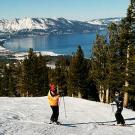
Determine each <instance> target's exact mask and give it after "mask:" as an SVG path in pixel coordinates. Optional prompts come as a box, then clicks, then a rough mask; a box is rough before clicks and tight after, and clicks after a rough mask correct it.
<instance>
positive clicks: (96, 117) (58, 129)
mask: <svg viewBox="0 0 135 135" xmlns="http://www.w3.org/2000/svg"><path fill="white" fill-rule="evenodd" d="M63 101H65V105H66V114H67V117H65V111H64V102H63ZM50 116H51V109H50V107H49V105H48V102H47V97H30V98H28V97H21V98H8V97H1V98H0V135H123V134H124V135H134V134H135V112H133V111H131V110H127V109H124V110H123V116H124V118H125V120H126V123H127V124H128V126H127V127H122V126H109V125H110V124H113V123H116V122H115V118H114V113H113V112H112V109H111V106H110V105H108V104H103V103H98V102H93V101H88V100H83V99H79V98H71V97H64V100H63V98H61V100H60V115H59V121H60V122H61V123H63V125H54V124H48V123H49V119H50ZM99 123H104V124H105V125H100V124H99Z"/></svg>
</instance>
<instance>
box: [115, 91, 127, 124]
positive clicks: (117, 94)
mask: <svg viewBox="0 0 135 135" xmlns="http://www.w3.org/2000/svg"><path fill="white" fill-rule="evenodd" d="M115 102H116V106H117V110H116V113H115V118H116V121H117V125H122V126H124V125H125V120H124V118H123V116H122V114H121V113H122V110H123V98H122V97H121V96H120V92H119V91H116V92H115Z"/></svg>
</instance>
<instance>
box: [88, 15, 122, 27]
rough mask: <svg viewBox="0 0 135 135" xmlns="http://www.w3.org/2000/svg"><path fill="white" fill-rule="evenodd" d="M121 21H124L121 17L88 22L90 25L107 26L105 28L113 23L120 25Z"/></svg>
mask: <svg viewBox="0 0 135 135" xmlns="http://www.w3.org/2000/svg"><path fill="white" fill-rule="evenodd" d="M121 19H122V18H121V17H115V18H105V19H94V20H90V21H88V23H89V24H93V25H105V26H107V25H109V24H110V23H112V22H114V23H116V24H118V23H119V22H120V21H121Z"/></svg>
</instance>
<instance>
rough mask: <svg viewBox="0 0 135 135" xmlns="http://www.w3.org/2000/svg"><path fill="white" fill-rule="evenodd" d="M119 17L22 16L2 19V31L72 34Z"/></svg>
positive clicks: (94, 27)
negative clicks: (84, 19)
mask: <svg viewBox="0 0 135 135" xmlns="http://www.w3.org/2000/svg"><path fill="white" fill-rule="evenodd" d="M118 21H120V19H118V18H110V19H109V18H107V19H96V20H91V21H87V22H84V21H77V20H68V19H65V18H57V19H52V18H28V17H26V18H22V19H17V18H15V19H13V20H7V19H0V33H4V34H5V33H10V34H17V35H20V34H41V35H42V34H70V33H75V32H80V33H85V32H91V31H98V30H100V28H101V26H102V27H104V26H105V25H108V24H109V23H110V22H118Z"/></svg>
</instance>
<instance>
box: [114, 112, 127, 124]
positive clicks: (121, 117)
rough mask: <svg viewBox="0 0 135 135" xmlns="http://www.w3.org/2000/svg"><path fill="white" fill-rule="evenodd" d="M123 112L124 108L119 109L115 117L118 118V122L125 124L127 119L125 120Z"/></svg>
mask: <svg viewBox="0 0 135 135" xmlns="http://www.w3.org/2000/svg"><path fill="white" fill-rule="evenodd" d="M121 112H122V109H118V110H117V111H116V113H115V118H116V121H117V124H125V120H124V118H123V116H122V114H121Z"/></svg>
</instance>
